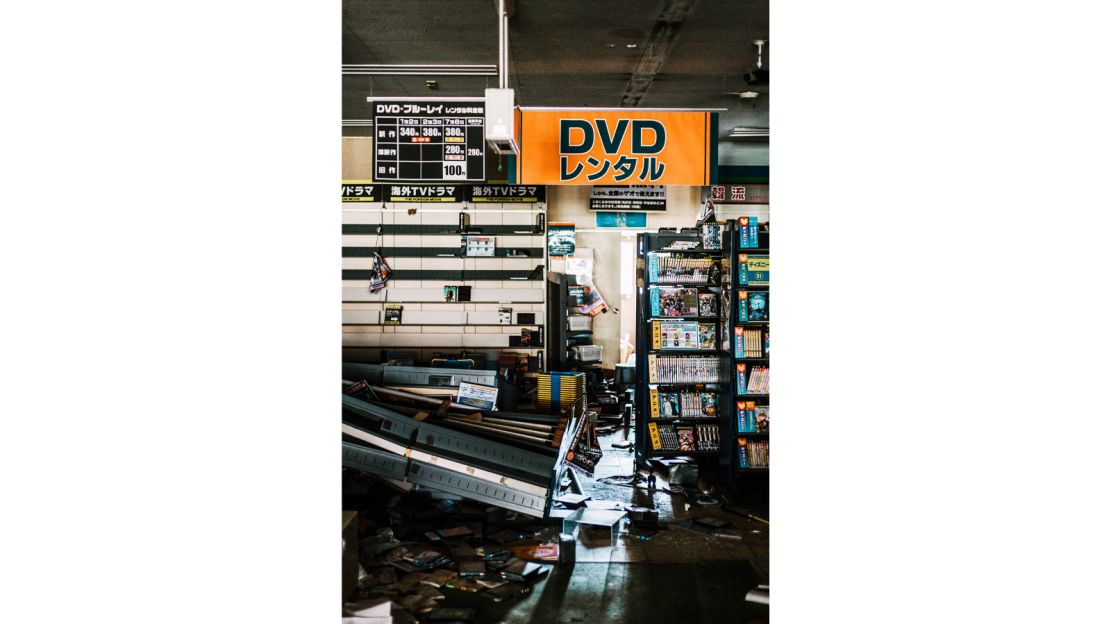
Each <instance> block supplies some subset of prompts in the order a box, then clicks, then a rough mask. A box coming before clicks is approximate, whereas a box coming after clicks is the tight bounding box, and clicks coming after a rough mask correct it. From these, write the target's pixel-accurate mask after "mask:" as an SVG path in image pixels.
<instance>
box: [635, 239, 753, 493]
mask: <svg viewBox="0 0 1110 624" xmlns="http://www.w3.org/2000/svg"><path fill="white" fill-rule="evenodd" d="M720 227H721V229H722V232H721V234H722V235H721V237H720V240H721V245H720V246H721V247H722V248H721V249H705V248H704V247H703V246H702V242H703V239H702V232H701V230H700V229H699V228H690V229H683V230H677V231H660V232H658V233H654V234H653V233H644V234H640V235H638V236H637V249H636V253H637V271H636V281H637V296H636V322H637V328H638V331H637V332H636V382H637V383H636V389H635V408H636V459H637V462H638V463H639V464H640V465H641V466H642V465H646V464H647V462H648V460H650V459H660V458H672V457H690V458H693V459H697V460H709V459H715V460H716V463H717V464H718V466H719V467H720V468H721V470H722V472H725V473H726V474H727V473H728V472H729V470H728V469H729V468H730V467H731V465H732V458H731V452H732V446H733V444H735V438H734V437H733V436H731V435H730V434H731V433H732V431H733V429H732V428H730V427H729V425H730V424H731V422H732V403H733V401H732V400H731V396H730V392H731V389H732V385H731V383H730V374H729V371H730V368H729V365H730V364H731V362H732V359H731V356H730V351H729V348H730V344H731V342H730V334H731V326H730V325H729V323H728V318H729V317H728V316H725V317H724V318H722V317H721V316H720V314H721V312H722V311H723V310H724V308H723V306H722V303H723V301H724V296H725V292H723V291H724V290H725V289H724V288H722V286H723V285H727V284H729V283H730V282H729V280H731V279H732V276H731V273H730V266H729V265H730V263H729V261H728V258H729V256H730V254H731V248H732V239H731V236H729V235H728V230H727V227H726V226H720ZM683 247H685V248H683ZM652 256H656V259H655V261H656V262H659V261H660V259H661V258H663V257H667V258H669V259H671V260H676V259H677V260H686V259H689V260H690V261H691V262H692V263H701V264H705V263H706V262H707V260H708V261H711V263H712V264H713V266H714V267H715V268H714V269H712V270H711V271H710V272H709V274H708V275H707V276H706V279H704V280H702V279H700V278H694V279H693V281H690V278H689V277H688V276H683V278H682V279H678V280H675V279H667V278H666V277H665V276H664V275H663V274H662V273H663V271H659V272H657V274H656V275H652V272H651V264H652V262H653V259H652ZM672 264H673V263H672ZM678 264H681V262H680V263H678ZM653 287H654V288H659V287H662V288H663V289H664V290H660V291H659V293H660V294H659V298H660V299H661V298H662V297H663V296H664V294H666V295H670V296H673V293H674V291H669V292H668V291H667V290H666V289H670V288H685V289H696V290H697V293H698V295H699V300H700V296H701V295H703V294H712V295H714V296H716V297H717V314H716V315H710V316H705V315H702V314H701V312H702V310H701V309H700V308H699V309H698V310H697V311H696V313H693V314H671V315H664V314H656V313H655V312H660V311H662V309H660V310H655V311H653V308H652V296H653V293H652V290H653ZM671 312H672V313H673V309H672V310H671ZM658 321H667V322H669V321H693V322H697V323H699V329H700V325H701V324H709V323H711V324H712V325H713V331H714V332H715V334H716V344H715V346H714V348H712V349H700V348H698V349H690V348H685V347H681V348H674V349H663V348H659V349H657V348H655V329H656V326H655V325H654V324H653V323H655V322H658ZM661 344H662V343H661ZM652 356H656V360H655V361H656V366H657V369H656V375H655V376H654V377H653V376H652V374H651V371H650V370H649V367H650V366H651V362H652ZM689 357H693V358H699V359H700V364H699V365H701V364H704V365H706V366H710V367H711V366H712V365H714V364H715V366H716V374H715V375H713V374H712V373H711V372H709V373H707V374H704V375H701V374H693V375H688V374H680V375H678V376H677V378H676V377H674V376H668V375H661V374H659V373H660V368H659V366H660V363H661V362H664V361H665V362H667V363H668V365H669V364H673V363H675V360H676V358H689ZM705 370H708V369H705ZM653 378H654V379H655V380H656V381H652V379H653ZM684 378H686V380H683V379H684ZM710 378H712V379H713V380H712V381H707V379H710ZM653 390H654V391H656V392H657V393H658V394H656V398H657V401H658V399H659V397H662V396H663V395H664V393H666V394H669V395H670V396H674V394H675V393H680V394H681V393H690V394H692V393H705V394H716V395H717V407H716V412H717V413H716V414H715V417H708V418H707V417H705V416H704V414H703V413H702V412H699V413H698V414H697V415H696V416H694V417H691V416H690V415H689V414H688V413H687V412H686V408H685V405H686V403H683V407H682V408H681V409H680V411H679V413H680V414H681V415H679V416H677V417H674V416H673V415H669V416H666V417H664V416H662V415H660V416H658V417H657V416H653V410H652V408H651V397H652V391H653ZM660 414H662V410H660ZM672 414H673V411H672ZM653 424H654V425H655V427H654V428H655V429H656V431H659V430H661V429H662V428H663V427H668V428H670V427H673V428H674V429H679V428H688V427H695V428H712V429H714V430H715V432H716V436H717V441H718V444H719V448H718V449H716V450H694V451H689V450H669V449H660V448H658V447H657V445H656V444H654V443H653V432H652V427H651V426H652V425H653ZM679 439H680V440H681V437H680V438H679ZM664 445H665V444H664Z"/></svg>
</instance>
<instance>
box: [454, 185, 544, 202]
mask: <svg viewBox="0 0 1110 624" xmlns="http://www.w3.org/2000/svg"><path fill="white" fill-rule="evenodd" d="M469 199H470V201H472V202H474V203H491V204H492V203H500V204H533V203H537V202H546V201H547V187H546V186H515V185H509V184H476V185H474V186H471V187H470V198H469Z"/></svg>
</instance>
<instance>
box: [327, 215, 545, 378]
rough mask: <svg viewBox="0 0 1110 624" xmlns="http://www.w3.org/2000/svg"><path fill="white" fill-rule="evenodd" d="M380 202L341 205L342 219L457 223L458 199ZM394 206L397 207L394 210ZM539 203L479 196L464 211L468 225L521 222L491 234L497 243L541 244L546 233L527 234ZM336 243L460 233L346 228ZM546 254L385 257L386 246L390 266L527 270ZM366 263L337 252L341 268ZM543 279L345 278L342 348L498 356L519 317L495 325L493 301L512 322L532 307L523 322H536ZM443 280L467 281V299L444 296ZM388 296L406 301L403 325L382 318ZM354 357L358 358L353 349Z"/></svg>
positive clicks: (453, 242) (394, 243) (437, 238)
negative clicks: (509, 312)
mask: <svg viewBox="0 0 1110 624" xmlns="http://www.w3.org/2000/svg"><path fill="white" fill-rule="evenodd" d="M380 206H381V204H374V205H373V206H357V205H355V206H352V205H349V204H348V205H344V206H343V208H344V210H343V223H344V224H369V225H374V224H379V223H384V224H413V225H416V224H422V225H453V224H456V223H458V219H459V218H458V213H459V212H460V211H462V205H461V204H439V203H429V204H419V203H418V204H392V203H387V204H386V205H385V206H386V208H387V210H386V211H380V210H377V208H380ZM411 208H415V210H416V212H415V214H408V209H411ZM396 209H400V210H397V211H394V210H396ZM543 210H544V207H543V206H535V205H527V204H483V205H481V207H478V208H476V209H474V210H470V211H468V212H469V213H470V223H471V225H474V226H482V225H519V226H521V232H520V233H514V234H507V235H493V236H495V237H496V239H497V246H498V247H518V248H519V247H524V248H537V249H543V248H545V247H546V244H547V238H546V234H535V235H528V234H526V233H527V232H530V231H531V228H532V225H533V223H535V220H536V215H537V211H543ZM342 244H343V246H344V247H386V248H388V247H406V248H416V247H451V248H458V247H459V246H460V244H461V239H460V237H459V236H458V235H415V234H383V235H381V236H378V235H376V234H346V235H343V237H342ZM545 260H546V259H545V258H544V257H543V256H539V257H530V258H447V257H429V258H398V257H394V258H391V257H389V256H388V254H386V261H387V262H388V263H389V266H390V267H392V268H393V269H396V270H463V271H480V270H491V271H531V270H532V269H533V268H535V266H536V265H543V264H544V263H545ZM370 265H371V260H370V259H369V258H354V257H348V258H343V259H342V268H343V269H347V270H352V269H354V270H360V269H361V270H364V269H369V268H370ZM464 276H465V275H464ZM545 284H546V281H545V280H501V281H489V280H464V281H462V282H451V281H444V280H422V281H421V280H391V281H390V282H389V286H388V287H387V288H385V289H383V290H381V291H378V292H377V293H373V294H371V293H370V292H368V284H367V283H366V282H365V281H363V280H344V281H343V287H342V293H343V294H342V297H343V302H344V303H343V323H344V327H343V346H344V347H345V349H350V350H351V351H350V352H347V351H346V350H345V357H347V355H348V354H357V353H359V349H375V348H396V349H401V350H419V351H420V352H421V355H422V356H424V357H427V356H428V355H429V354H430V353H431V352H432V351H434V350H435V349H443V350H461V349H479V350H482V349H488V350H490V351H489V352H488V355H489V356H490V357H493V358H496V353H497V350H500V349H507V348H510V347H509V336H519V335H520V330H521V329H522V328H521V327H520V326H519V325H500V324H499V322H498V321H499V319H498V312H497V310H498V308H499V307H502V306H505V307H510V308H512V309H513V322H514V323H516V322H517V321H518V319H517V314H518V313H520V312H527V313H533V314H535V315H536V321H537V323H536V325H529V326H528V327H529V328H533V327H535V326H538V325H542V324H543V323H544V318H545V314H544V298H545ZM445 285H468V286H471V288H472V290H471V300H470V301H469V302H461V303H447V302H445V301H444V299H443V287H444V286H445ZM386 303H390V304H394V303H398V304H401V305H403V306H404V310H403V312H402V315H401V325H383V324H382V320H383V319H382V308H383V306H384V304H386ZM545 335H546V332H545ZM511 349H512V350H521V351H528V352H531V353H535V351H537V350H538V348H534V349H530V348H526V347H525V348H518V347H512V348H511ZM352 357H354V358H355V359H358V357H357V355H355V356H352Z"/></svg>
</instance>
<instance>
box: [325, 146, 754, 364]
mask: <svg viewBox="0 0 1110 624" xmlns="http://www.w3.org/2000/svg"><path fill="white" fill-rule="evenodd" d="M372 143H373V140H372V139H371V138H369V137H343V141H342V149H343V161H342V163H343V164H342V166H343V179H344V180H369V179H371V178H372V162H371V150H372ZM767 154H768V150H767V144H766V143H750V142H748V143H722V144H721V156H722V159H725V158H726V156H727V161H728V162H727V164H755V165H766V164H767V162H766V160H767ZM589 196H590V187H589V186H549V187H548V189H547V200H548V202H547V220H548V222H571V223H574V224H575V225H576V226H577V235H576V241H577V242H576V244H577V246H578V247H580V248H585V249H590V250H592V253H593V255H594V283H595V285H596V286H597V288H598V289H599V290H600V291H601V294H602V296H604V297H605V299H606V302H607V303H608V304H609V306H610V311H609V312H608V313H606V314H602V315H600V316H599V317H598V318H596V319H595V320H594V336H593V343H594V344H597V345H601V346H602V365H603V366H604V367H605V368H613V366H614V365H615V364H616V363H618V362H620V361H621V359H620V354H621V349H620V345H621V342H620V341H621V337H622V335H624V334H631V333H632V331H634V328H635V326H636V325H635V322H634V317H635V313H636V310H635V299H634V298H632V297H622V296H621V294H620V266H621V262H622V258H621V240H622V235H623V236H625V237H627V236H628V235H629V234H631V235H632V236H633V239H634V234H635V232H636V231H637V230H633V229H629V228H621V229H617V228H613V229H604V230H599V229H598V228H595V227H594V212H593V211H591V210H590V209H589ZM703 197H704V189H703V188H702V187H696V186H694V187H690V186H669V187H667V209H666V210H665V211H649V212H648V213H647V228H645V229H643V230H639V231H650V232H654V231H657V230H658V229H659V228H661V227H677V228H682V227H692V226H693V225H694V224H695V222H696V221H697V214H698V211H699V210H700V209H701V206H702V202H703ZM420 206H422V205H421V204H415V205H414V204H406V205H405V207H406V208H409V207H420ZM447 206H455V205H454V204H448V205H444V204H439V205H428V208H429V209H435V208H438V209H443V208H446V207H447ZM497 206H499V207H501V205H497ZM389 207H390V208H395V207H399V206H394V205H392V204H390V205H389ZM490 207H493V206H490ZM503 207H504V208H506V209H507V210H509V211H512V212H515V210H514V209H513V207H512V206H509V205H504V206H503ZM767 209H768V207H767V206H766V205H750V204H749V205H735V204H733V205H722V206H720V207H719V210H718V218H719V219H722V220H723V219H728V218H736V216H739V215H756V216H758V217H759V218H760V221H761V222H765V221H766V220H767V218H768V210H767ZM420 212H424V211H420ZM506 217H508V218H511V219H513V222H515V221H516V220H521V223H522V224H523V223H524V221H523V220H524V219H530V218H532V215H527V216H526V215H524V214H520V213H516V214H508V215H504V216H494V215H490V216H479V215H475V218H476V219H477V221H476V223H483V222H485V221H486V220H487V219H495V220H496V222H497V223H507V222H506V221H504V218H506ZM379 218H380V216H379V215H371V214H358V213H347V214H346V216H345V218H344V223H370V222H375V223H376V222H378V221H377V219H379ZM386 218H387V219H390V221H393V220H394V219H402V220H404V221H405V222H409V221H411V220H412V219H416V220H415V221H412V222H414V223H416V222H424V221H423V220H424V219H425V218H427V219H429V221H427V222H428V223H432V222H435V223H438V222H440V221H441V220H443V222H444V223H447V222H449V221H446V219H451V220H454V219H455V218H456V217H455V216H454V215H450V214H435V213H428V214H426V215H424V214H419V213H418V214H417V215H415V216H410V215H407V214H404V213H402V214H400V215H394V214H390V215H388V216H387V217H386ZM371 220H373V221H371ZM393 222H400V221H393ZM490 223H494V221H490ZM422 238H423V237H422ZM360 239H361V240H357V241H356V240H355V239H348V242H347V243H345V244H354V243H355V242H358V243H359V244H367V245H372V244H374V242H376V241H374V242H370V241H368V239H364V238H362V237H360ZM390 239H391V240H387V241H385V242H386V243H388V244H406V245H407V244H412V245H414V246H436V245H446V244H456V243H457V239H452V241H451V242H450V243H448V242H445V241H444V240H443V237H435V238H434V239H432V238H429V240H417V239H415V238H412V237H396V238H394V237H390ZM398 239H400V240H398ZM625 240H628V239H627V238H625ZM502 242H503V243H504V244H508V243H510V242H513V243H514V244H521V245H524V244H528V245H536V246H539V245H542V244H543V242H542V241H540V240H537V241H536V242H532V241H528V242H527V243H526V242H525V241H524V240H521V241H509V240H505V241H499V244H501V243H502ZM531 260H532V259H528V260H511V259H505V260H504V261H503V262H501V261H498V263H499V264H501V266H499V267H496V268H505V269H509V268H512V269H517V268H525V267H524V265H525V264H528V263H529V262H530V261H531ZM424 261H428V262H429V268H430V267H431V266H432V265H435V266H436V267H437V268H453V267H454V264H452V265H451V267H448V266H446V265H447V264H448V263H450V262H451V260H450V259H424V260H421V259H411V258H410V259H398V260H397V261H396V262H398V265H397V266H394V267H393V268H401V267H405V268H413V269H417V268H423V262H424ZM364 262H365V261H362V260H355V259H349V260H346V261H345V262H344V266H345V267H346V268H363V267H362V263H364ZM417 262H419V263H420V266H416V265H415V263H417ZM459 262H462V261H461V260H454V263H455V264H458V263H459ZM467 262H468V263H469V264H470V265H471V266H467V267H466V268H468V269H469V268H475V267H474V266H473V265H474V264H475V261H473V260H469V261H467ZM481 262H482V263H483V264H484V265H485V264H489V263H490V262H493V260H492V259H491V260H482V261H481ZM505 263H509V264H512V266H505ZM440 265H443V266H442V267H441V266H440ZM516 265H520V266H519V267H518V266H516ZM391 266H392V262H391ZM485 268H494V267H492V266H490V267H485ZM550 269H551V270H552V271H557V272H564V271H565V264H564V263H563V262H562V261H561V260H552V261H551V264H550ZM467 283H471V282H467ZM472 284H473V285H474V287H475V288H476V289H477V288H489V289H496V288H505V289H509V288H512V289H513V290H514V291H517V290H519V289H520V288H522V287H523V288H526V289H528V290H534V289H535V290H536V291H537V292H535V293H519V292H518V293H515V294H518V295H522V296H519V297H518V296H511V297H507V298H508V299H515V300H516V301H515V305H514V306H513V307H514V313H516V312H527V311H535V312H537V313H538V314H539V315H540V318H541V319H542V309H543V304H542V296H541V295H540V294H539V293H540V291H541V290H542V284H543V282H535V283H532V282H528V283H527V285H525V284H523V283H521V282H504V283H497V282H490V283H488V284H487V283H481V284H479V283H477V282H473V283H472ZM344 286H345V287H347V288H348V289H349V288H354V289H356V290H357V289H359V288H361V286H362V285H361V284H353V283H351V284H344ZM391 287H392V288H393V289H394V292H395V293H396V294H398V295H400V291H401V290H402V289H403V288H405V287H407V288H427V289H433V288H441V287H442V284H441V283H431V282H428V283H412V284H409V283H399V282H394V283H392V284H391ZM346 292H347V293H348V295H345V297H344V298H345V299H347V300H348V301H350V300H349V299H348V296H350V295H352V294H353V293H355V291H354V290H346ZM503 294H505V295H509V294H510V293H508V292H505V293H503ZM357 296H358V298H359V302H358V303H355V302H350V303H348V304H345V305H344V318H345V323H350V322H352V321H356V320H357V321H366V320H367V319H365V318H363V316H367V318H368V315H367V313H380V310H381V308H382V304H383V303H384V302H385V297H384V296H382V297H368V296H366V295H362V294H358V295H357ZM537 297H539V300H538V301H537V300H536V298H537ZM422 298H423V297H422ZM398 299H402V297H398ZM501 299H502V298H493V297H491V300H490V301H476V302H474V303H471V304H465V305H463V304H446V303H436V302H429V301H426V300H425V301H423V302H418V301H411V302H409V303H410V305H406V307H405V312H406V313H410V312H417V311H420V312H425V311H427V312H430V311H432V310H435V311H436V312H448V311H449V309H450V311H455V310H454V308H458V309H459V310H460V311H461V310H463V309H464V308H465V310H466V311H467V312H483V313H485V314H494V313H496V308H497V307H498V305H499V304H498V301H499V300H501ZM424 308H428V310H424ZM413 316H415V315H412V314H409V315H408V317H407V318H412V317H413ZM467 318H470V316H469V315H467ZM414 320H415V319H414ZM409 322H411V321H409ZM406 325H408V323H406ZM519 330H520V328H519V327H504V328H499V327H483V328H467V329H463V332H464V333H470V332H478V331H481V332H482V333H487V332H488V333H489V334H494V333H497V334H501V335H500V336H498V337H496V338H495V337H494V336H492V335H490V336H483V337H480V336H477V335H474V336H467V337H466V338H465V339H464V338H461V337H458V332H457V331H452V330H451V329H449V328H447V327H439V328H433V327H416V326H409V327H405V328H393V327H374V326H367V325H361V326H354V325H347V326H346V327H345V328H344V341H343V342H344V347H346V348H345V349H344V351H345V353H346V355H347V357H349V358H351V359H359V360H364V359H370V358H371V353H376V349H374V350H372V351H371V350H370V349H367V347H379V345H380V346H387V343H390V344H391V341H390V340H389V339H388V338H386V337H385V336H383V335H382V333H383V332H386V333H394V332H397V333H408V332H420V333H424V334H428V335H425V336H421V337H420V338H417V337H415V336H412V337H410V340H412V342H424V341H427V340H431V341H436V340H440V341H441V342H442V343H443V344H437V345H436V346H440V347H443V348H445V349H446V348H452V347H453V348H456V349H457V348H471V349H476V348H477V349H490V347H492V345H491V344H490V341H495V342H496V343H497V344H500V341H502V340H506V339H507V336H508V335H510V334H515V333H519ZM447 332H450V333H451V336H448V335H446V334H447ZM375 334H377V335H375ZM630 337H631V338H634V336H630ZM398 338H400V336H398ZM383 340H384V341H385V342H382V341H383ZM406 342H408V341H406ZM412 342H409V346H417V345H415V344H412ZM398 346H399V345H398ZM421 346H423V348H422V349H420V350H421V352H422V355H425V354H424V353H423V352H424V351H426V350H430V349H429V347H431V346H432V345H431V344H430V343H426V342H425V343H424V345H421ZM379 348H380V347H379ZM514 350H515V349H514ZM533 352H534V351H533ZM488 353H489V355H490V356H491V357H496V351H488Z"/></svg>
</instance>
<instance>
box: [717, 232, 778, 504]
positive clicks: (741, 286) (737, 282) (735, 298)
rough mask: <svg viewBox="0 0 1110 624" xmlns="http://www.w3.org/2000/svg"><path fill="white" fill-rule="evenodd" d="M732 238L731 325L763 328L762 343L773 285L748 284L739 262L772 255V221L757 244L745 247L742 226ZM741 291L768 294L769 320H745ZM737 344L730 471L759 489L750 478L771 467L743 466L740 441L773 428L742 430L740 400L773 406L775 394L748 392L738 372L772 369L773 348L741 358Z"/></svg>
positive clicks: (759, 437)
mask: <svg viewBox="0 0 1110 624" xmlns="http://www.w3.org/2000/svg"><path fill="white" fill-rule="evenodd" d="M730 223H732V224H735V222H730ZM728 237H729V239H730V241H729V247H731V248H732V256H731V262H732V264H733V267H734V270H733V271H732V276H731V279H730V280H729V282H728V284H727V286H726V289H725V290H726V293H727V295H728V296H729V297H730V299H731V302H732V304H731V306H730V308H731V309H730V314H729V325H730V326H731V327H732V328H734V330H741V331H742V330H745V329H748V330H751V329H755V330H758V331H760V333H761V334H760V335H761V342H762V338H763V337H765V333H767V332H769V331H770V313H771V306H770V305H769V303H770V301H769V300H770V286H769V284H766V283H755V284H753V283H747V284H745V283H741V277H742V271H740V270H739V265H740V263H741V260H742V259H743V257H744V256H769V255H770V224H768V223H763V224H760V225H759V233H758V241H757V245H756V246H755V247H741V231H740V229H739V227H738V226H737V227H732V228H730V231H729V235H728ZM760 281H762V280H760ZM741 291H746V293H747V297H751V296H752V294H754V293H764V294H765V295H766V298H767V299H766V301H767V309H766V318H765V319H760V320H751V319H750V318H749V319H748V320H741V319H742V310H741V307H740V306H741V305H742V299H740V293H741ZM734 336H735V332H734ZM733 346H734V350H733V351H732V352H731V353H730V356H731V357H730V360H731V366H730V370H731V371H732V374H731V375H730V389H731V394H732V395H733V397H734V404H733V406H732V418H731V422H730V424H729V428H728V429H727V431H728V434H729V435H728V439H729V440H730V442H731V443H730V444H729V448H730V457H729V462H730V464H731V466H732V469H731V470H730V471H729V473H730V474H731V475H732V476H733V477H734V478H744V479H745V481H744V482H742V483H738V485H740V486H741V487H747V488H751V487H755V488H756V489H758V486H757V482H753V481H750V480H749V479H751V478H758V476H760V475H761V476H763V477H766V475H767V474H768V470H769V467H756V466H750V467H742V466H741V461H740V441H741V440H746V441H748V442H768V441H769V440H770V431H769V427H768V430H767V431H756V432H750V431H746V432H741V431H740V424H741V423H740V416H741V415H740V409H739V407H738V404H739V403H740V402H745V403H747V402H753V403H754V404H755V405H756V407H764V406H770V404H771V397H770V395H769V394H746V393H745V390H746V388H741V387H739V386H738V383H737V375H736V373H735V371H736V365H737V364H745V365H746V366H747V371H746V373H747V374H748V375H749V376H750V374H751V368H752V367H753V366H761V367H767V368H768V369H769V368H770V350H769V348H767V347H769V345H766V344H764V345H763V346H762V353H761V354H760V355H759V357H743V353H744V352H743V351H742V350H741V351H740V353H739V355H740V356H741V357H737V356H738V353H737V351H736V350H735V338H734V343H733ZM749 378H750V377H749ZM745 428H748V427H745Z"/></svg>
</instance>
